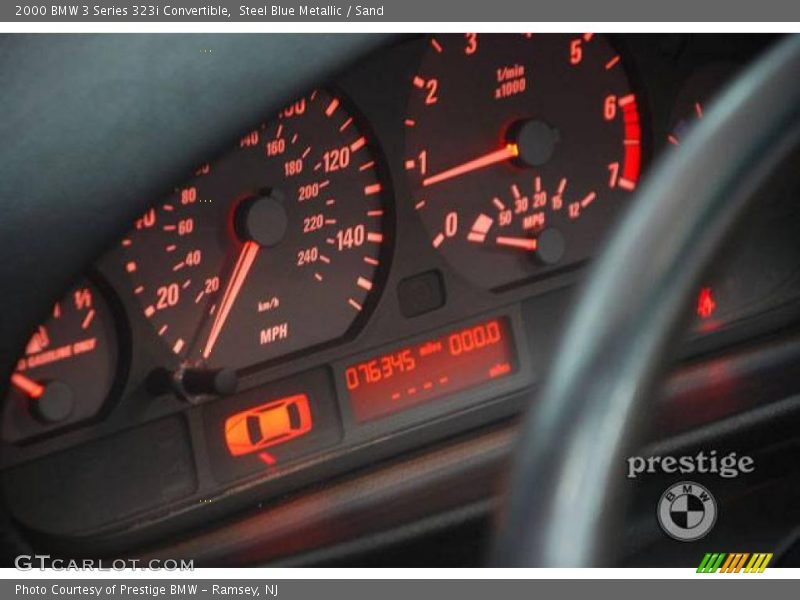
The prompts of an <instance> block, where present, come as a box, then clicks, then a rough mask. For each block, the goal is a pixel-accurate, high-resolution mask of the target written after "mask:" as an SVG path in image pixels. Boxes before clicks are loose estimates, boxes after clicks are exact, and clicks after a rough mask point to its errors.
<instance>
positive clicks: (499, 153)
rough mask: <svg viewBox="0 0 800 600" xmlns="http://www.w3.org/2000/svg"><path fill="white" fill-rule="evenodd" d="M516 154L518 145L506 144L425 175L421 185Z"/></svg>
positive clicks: (507, 158) (515, 155)
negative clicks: (453, 165)
mask: <svg viewBox="0 0 800 600" xmlns="http://www.w3.org/2000/svg"><path fill="white" fill-rule="evenodd" d="M517 156H519V147H518V146H517V145H516V144H506V145H505V146H503V147H502V148H500V150H495V151H493V152H489V153H488V154H484V155H483V156H479V157H478V158H473V159H472V160H468V161H467V162H464V163H461V164H460V165H457V166H455V167H452V168H450V169H447V170H446V171H441V172H440V173H437V174H436V175H431V176H430V177H426V178H425V179H423V180H422V185H423V186H425V187H427V186H429V185H433V184H434V183H440V182H442V181H447V180H448V179H453V178H454V177H459V176H461V175H465V174H467V173H470V172H472V171H477V170H478V169H483V168H484V167H488V166H491V165H494V164H497V163H500V162H503V161H506V160H509V159H511V158H516V157H517Z"/></svg>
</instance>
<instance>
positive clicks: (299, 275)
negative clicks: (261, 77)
mask: <svg viewBox="0 0 800 600" xmlns="http://www.w3.org/2000/svg"><path fill="white" fill-rule="evenodd" d="M382 197H383V190H382V185H381V181H380V179H379V177H378V168H377V166H376V157H375V155H374V154H373V152H372V150H371V147H370V143H369V142H368V139H367V137H366V134H365V133H364V132H363V131H362V130H361V129H360V128H359V126H358V125H357V124H356V122H355V120H354V116H353V115H352V114H350V113H349V112H348V111H347V110H346V109H345V107H344V103H343V102H342V100H341V99H340V98H338V97H335V96H333V95H331V94H330V93H327V92H325V91H315V92H312V93H311V94H310V95H308V96H307V97H304V98H302V99H300V100H298V101H297V102H295V103H294V104H292V105H291V106H289V107H287V108H286V109H284V110H283V111H281V113H280V114H279V115H278V116H277V118H275V119H274V120H272V121H270V122H268V123H264V124H262V125H261V126H260V127H258V128H256V129H254V130H253V131H251V132H250V133H248V134H247V135H245V136H244V137H243V138H242V139H241V140H240V142H239V145H238V148H236V149H235V150H234V151H232V152H231V153H229V154H228V155H226V156H224V157H223V158H222V159H220V160H218V161H216V162H213V163H209V164H206V165H204V166H202V167H201V168H200V169H199V170H198V171H197V173H196V174H195V177H194V179H192V180H191V181H189V182H188V183H186V184H185V185H183V186H181V187H180V188H178V189H176V190H175V191H174V193H173V194H172V195H171V196H170V197H169V198H167V199H166V200H165V201H163V202H161V203H160V204H158V205H157V206H156V207H154V208H152V209H151V210H149V211H148V212H147V213H146V214H145V215H143V216H142V217H141V218H140V219H139V220H138V221H137V222H136V225H135V228H134V230H133V231H132V232H131V234H130V235H129V236H128V237H127V238H125V239H124V240H123V242H122V245H123V247H124V250H125V260H124V269H125V270H126V271H127V273H128V275H129V278H130V281H131V284H132V286H133V292H134V294H135V295H136V297H137V298H138V299H139V301H140V303H141V308H142V310H143V312H144V315H145V317H146V318H147V319H148V320H149V321H150V322H151V323H152V325H153V327H154V328H155V331H156V332H157V334H158V335H159V336H160V337H161V338H162V339H163V340H164V341H165V342H166V343H167V344H168V347H169V348H170V349H171V350H172V352H174V353H175V354H176V355H177V356H178V357H180V358H181V359H182V360H183V361H184V362H185V363H186V364H192V365H204V366H209V367H219V368H241V367H245V366H249V365H252V364H255V363H258V362H262V361H267V360H270V359H273V358H276V357H279V356H283V355H286V354H288V353H291V352H293V351H297V350H300V349H304V348H308V347H310V346H314V345H317V344H321V343H324V342H327V341H330V340H333V339H336V338H339V337H341V336H343V335H345V334H346V333H347V332H348V331H349V330H350V328H351V327H352V326H353V325H354V323H355V322H356V321H357V319H358V317H359V315H361V314H362V313H363V311H364V310H365V309H366V308H367V307H368V305H369V303H370V301H371V299H372V298H373V297H374V296H375V295H376V291H377V285H376V283H377V277H378V274H379V269H380V266H381V260H382V252H381V248H382V245H383V243H384V241H385V235H384V228H383V224H384V222H385V219H384V217H385V214H384V205H383V202H382Z"/></svg>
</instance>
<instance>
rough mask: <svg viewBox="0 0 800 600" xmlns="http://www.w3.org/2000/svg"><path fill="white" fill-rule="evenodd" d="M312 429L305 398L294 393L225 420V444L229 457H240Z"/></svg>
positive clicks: (306, 398) (283, 441)
mask: <svg viewBox="0 0 800 600" xmlns="http://www.w3.org/2000/svg"><path fill="white" fill-rule="evenodd" d="M312 426H313V424H312V420H311V408H310V407H309V404H308V396H306V395H305V394H296V395H294V396H287V397H285V398H281V399H280V400H274V401H271V402H267V403H266V404H261V405H260V406H255V407H253V408H248V409H247V410H243V411H241V412H238V413H236V414H235V415H232V416H230V417H228V418H227V419H226V420H225V443H226V444H227V446H228V452H229V453H230V455H231V456H242V455H244V454H250V453H252V452H258V451H259V450H264V449H265V448H269V447H271V446H277V445H278V444H283V443H285V442H288V441H289V440H293V439H295V438H297V437H300V436H302V435H305V434H306V433H308V432H309V431H311V428H312Z"/></svg>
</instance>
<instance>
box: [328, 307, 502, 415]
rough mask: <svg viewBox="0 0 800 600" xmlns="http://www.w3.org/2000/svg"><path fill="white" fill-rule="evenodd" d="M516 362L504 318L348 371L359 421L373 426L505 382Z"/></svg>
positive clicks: (476, 325)
mask: <svg viewBox="0 0 800 600" xmlns="http://www.w3.org/2000/svg"><path fill="white" fill-rule="evenodd" d="M516 370H517V357H516V354H515V352H514V343H513V340H512V338H511V329H510V326H509V324H508V320H507V319H506V318H497V319H492V320H489V321H483V322H480V323H475V324H472V325H469V326H467V327H464V328H460V329H456V330H453V331H450V332H448V333H446V334H444V335H440V336H438V337H434V338H430V339H428V340H426V341H424V342H422V343H419V344H415V345H411V346H405V347H401V348H398V349H396V350H393V351H391V352H388V353H385V354H382V355H380V356H375V357H373V358H369V359H367V360H364V361H361V362H359V363H355V364H352V365H350V366H348V367H347V368H346V369H345V372H344V378H345V384H346V388H347V393H348V395H349V397H350V402H351V404H352V406H353V411H354V413H355V416H356V420H358V421H369V420H371V419H376V418H379V417H382V416H385V415H389V414H391V413H394V412H397V411H400V410H403V409H406V408H409V407H411V406H414V405H417V404H420V403H424V402H429V401H432V400H435V399H437V398H441V397H443V396H447V395H448V394H452V393H453V392H457V391H461V390H465V389H468V388H471V387H474V386H477V385H481V384H484V383H486V382H488V381H492V380H494V379H498V378H501V377H506V376H508V375H511V374H512V373H514V372H515V371H516Z"/></svg>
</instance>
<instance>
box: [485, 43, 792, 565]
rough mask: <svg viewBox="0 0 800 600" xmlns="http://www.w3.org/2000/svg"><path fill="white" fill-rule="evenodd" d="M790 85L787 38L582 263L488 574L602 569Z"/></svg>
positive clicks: (774, 137) (766, 162) (767, 167)
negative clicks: (709, 275)
mask: <svg viewBox="0 0 800 600" xmlns="http://www.w3.org/2000/svg"><path fill="white" fill-rule="evenodd" d="M798 73H800V36H791V37H789V38H787V39H785V40H783V41H782V42H781V43H779V44H778V45H777V46H776V47H775V48H773V49H772V50H771V51H769V52H767V53H766V55H765V56H763V57H762V58H761V59H760V60H759V61H757V62H756V64H755V65H753V66H752V67H751V68H749V69H748V70H747V71H746V72H745V73H744V74H743V75H742V76H740V77H739V78H738V79H737V81H736V82H735V83H734V84H733V85H732V86H731V87H730V88H729V89H728V90H727V91H726V92H725V93H724V94H723V95H722V96H721V97H720V99H719V100H718V101H717V102H716V104H715V106H714V107H712V110H711V111H708V112H707V113H706V115H705V117H704V119H703V121H702V122H701V123H700V124H699V125H698V126H697V127H696V130H695V131H693V132H692V135H691V136H689V138H688V139H687V141H686V142H685V143H682V144H681V150H680V152H673V153H670V156H668V157H666V159H665V160H664V161H663V162H662V163H661V164H660V165H658V166H657V168H656V169H655V170H654V171H653V172H652V174H651V175H650V177H649V178H648V180H647V182H646V184H645V185H644V186H643V188H642V189H641V191H640V192H639V195H638V197H637V200H636V204H635V205H634V206H633V207H632V208H631V210H630V211H629V213H628V214H627V216H626V218H625V219H624V220H623V222H622V223H621V224H620V226H619V228H618V229H617V230H616V232H615V234H614V235H613V236H612V238H611V240H610V241H609V244H608V245H607V247H606V249H605V251H604V253H603V254H602V255H601V256H600V257H599V259H598V260H597V261H596V263H595V264H594V266H593V268H592V272H591V273H590V276H589V278H588V280H587V282H586V285H585V287H584V289H583V291H582V295H581V297H580V298H579V301H578V303H577V305H576V307H575V309H574V311H573V313H572V315H571V318H570V319H569V322H568V326H567V327H566V329H565V335H564V336H563V337H562V340H561V344H560V347H559V351H558V352H557V354H556V358H555V361H554V362H553V366H552V367H551V369H550V372H549V374H548V376H547V378H546V381H545V385H544V388H543V390H542V393H541V395H540V396H539V398H538V400H537V401H536V403H535V405H534V406H532V408H531V410H530V411H529V412H528V415H527V416H526V418H525V420H524V421H523V424H522V427H521V431H520V434H519V438H518V445H517V448H516V454H515V460H514V463H513V466H512V470H511V476H510V484H509V492H508V495H507V497H506V500H505V503H504V506H503V511H502V514H501V515H500V520H499V526H498V531H497V537H496V541H495V548H494V554H493V562H494V563H495V564H496V565H499V566H537V567H591V566H605V565H606V564H607V563H608V562H609V560H610V557H611V555H612V553H610V552H609V549H611V548H613V547H616V546H619V544H618V542H617V541H616V540H614V535H618V534H617V533H616V531H617V530H616V529H615V524H616V523H618V518H619V508H618V507H619V506H621V505H622V504H623V502H622V500H623V499H622V498H620V497H619V492H618V491H617V490H615V488H614V483H615V482H618V481H619V479H618V478H617V475H618V473H619V472H621V470H622V469H621V467H620V465H621V462H622V458H623V457H624V455H625V451H626V449H628V448H629V447H631V446H632V444H633V442H635V440H637V439H638V438H639V432H640V429H641V424H642V423H643V421H644V419H643V413H644V409H645V408H646V406H647V404H646V402H647V399H648V398H650V397H652V396H653V391H654V390H655V389H656V386H657V384H658V382H659V377H660V375H662V370H663V367H664V364H665V363H667V364H668V361H667V360H665V359H664V358H665V357H670V356H671V352H672V351H673V349H674V347H675V346H676V341H677V340H678V339H679V338H680V335H679V334H680V333H681V331H682V325H683V324H684V319H685V317H686V315H685V312H686V311H685V307H686V306H687V305H688V303H689V302H690V299H691V296H692V294H693V292H694V290H695V288H696V286H697V285H698V283H699V282H700V279H701V277H702V276H703V274H704V273H705V272H706V270H707V269H708V267H709V266H710V264H711V261H712V260H713V258H714V256H715V254H716V253H717V252H718V251H719V249H720V247H721V246H722V245H723V243H724V242H725V240H726V239H728V237H729V235H730V234H731V232H732V230H733V229H734V227H735V225H736V224H737V222H738V221H739V220H740V218H741V216H742V215H743V213H744V212H745V211H746V209H747V208H748V207H749V205H750V203H751V201H752V200H753V198H755V197H756V194H755V191H756V190H757V189H758V188H759V187H760V186H761V185H762V184H763V183H764V182H765V180H766V179H767V178H768V176H769V175H770V173H772V172H773V170H774V168H775V167H776V166H777V165H779V164H780V163H781V161H782V160H784V159H785V158H786V156H787V155H788V153H789V152H790V151H791V150H792V149H793V148H795V147H796V145H797V143H798V140H800V78H798V76H797V74H798ZM721 148H722V149H724V153H720V152H719V150H720V149H721ZM676 215H678V216H679V218H676ZM587 457H591V460H589V459H588V458H587Z"/></svg>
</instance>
